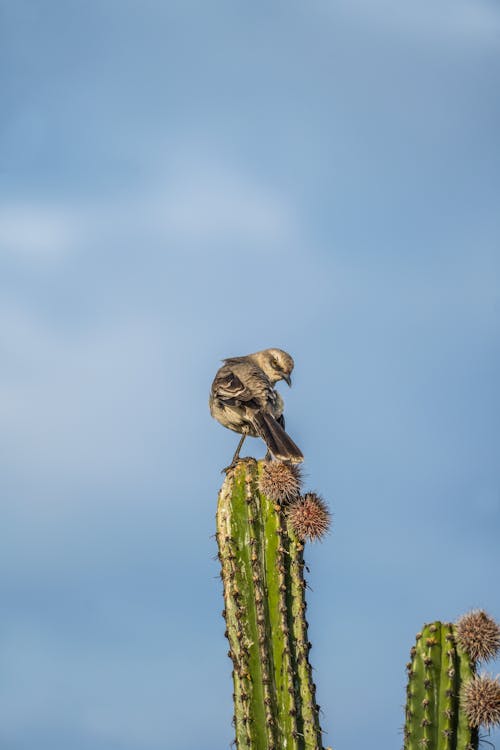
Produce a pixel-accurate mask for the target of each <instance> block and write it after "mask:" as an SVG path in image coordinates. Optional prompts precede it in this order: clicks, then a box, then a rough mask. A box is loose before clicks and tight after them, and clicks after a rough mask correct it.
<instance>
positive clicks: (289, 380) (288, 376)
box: [283, 375, 292, 388]
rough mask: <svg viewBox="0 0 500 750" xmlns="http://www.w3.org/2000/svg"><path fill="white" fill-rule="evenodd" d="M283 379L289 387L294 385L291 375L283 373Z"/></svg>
mask: <svg viewBox="0 0 500 750" xmlns="http://www.w3.org/2000/svg"><path fill="white" fill-rule="evenodd" d="M283 380H284V381H285V383H286V384H287V385H288V387H289V388H291V387H292V378H291V377H290V375H283Z"/></svg>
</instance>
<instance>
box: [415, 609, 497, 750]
mask: <svg viewBox="0 0 500 750" xmlns="http://www.w3.org/2000/svg"><path fill="white" fill-rule="evenodd" d="M499 646H500V630H499V628H498V625H497V624H496V623H495V622H494V620H492V619H491V618H490V617H488V615H486V613H485V612H483V611H481V610H479V611H475V612H470V613H469V614H467V615H464V616H463V617H461V618H460V619H459V620H458V621H457V623H455V624H453V623H442V622H439V621H436V622H433V623H431V624H428V625H425V626H424V628H423V629H422V632H421V633H418V634H417V640H416V644H415V646H414V647H413V648H412V650H411V661H410V662H409V663H408V665H407V671H408V686H407V689H406V694H407V702H406V721H405V728H404V750H477V748H478V745H479V732H478V728H479V726H480V725H483V726H486V727H488V726H493V725H494V724H495V723H497V722H498V721H499V719H500V685H499V684H498V681H496V680H493V679H491V678H489V677H487V676H478V675H477V663H478V661H479V660H486V659H488V658H491V657H493V656H495V655H496V653H497V652H498V648H499Z"/></svg>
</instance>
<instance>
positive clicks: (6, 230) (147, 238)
mask: <svg viewBox="0 0 500 750" xmlns="http://www.w3.org/2000/svg"><path fill="white" fill-rule="evenodd" d="M298 234H299V227H298V222H297V219H296V212H295V211H294V210H293V208H292V206H291V204H290V201H289V198H288V196H287V195H286V194H284V193H282V192H280V191H279V190H273V189H271V188H270V187H268V186H267V185H266V184H263V183H260V182H258V181H257V180H254V179H252V178H251V177H250V176H249V175H247V174H245V173H244V172H243V171H241V170H238V169H235V168H231V167H230V166H228V165H226V164H220V163H219V164H215V163H207V162H206V161H205V162H203V161H202V162H200V163H197V164H195V163H194V161H193V159H189V160H187V161H186V162H182V161H181V162H178V164H177V167H176V169H175V170H174V171H173V172H172V173H170V174H169V175H167V176H165V175H164V176H162V175H161V174H160V175H156V176H155V177H154V178H151V180H150V181H149V184H146V185H141V186H140V187H138V188H137V189H134V190H129V191H128V192H127V193H125V194H123V193H121V194H118V193H117V194H109V195H105V196H103V197H102V198H100V199H99V201H95V200H92V199H87V200H80V201H78V202H77V201H76V200H75V199H74V198H73V197H71V196H70V197H69V198H68V199H65V200H59V201H57V200H54V201H53V202H52V203H50V204H49V203H47V202H46V201H37V200H36V198H34V199H33V200H32V201H30V202H29V203H22V204H15V203H14V204H11V205H7V206H5V207H4V208H3V209H2V210H1V211H0V261H1V259H2V255H3V257H4V259H9V260H12V259H17V260H18V261H20V262H22V263H33V264H37V263H40V262H42V261H52V262H57V261H60V260H62V259H63V258H65V257H67V256H68V255H69V254H71V253H72V252H74V251H75V250H77V249H78V248H83V249H94V248H95V247H103V246H106V244H108V245H109V244H110V243H113V244H116V243H120V242H123V241H125V242H129V241H130V240H131V239H133V240H134V241H135V240H138V241H139V240H140V242H141V244H142V246H143V247H145V248H146V249H147V246H148V244H149V245H150V246H153V245H155V246H158V244H159V245H163V246H165V247H167V248H168V251H169V252H170V253H172V252H173V253H175V252H182V253H184V252H186V251H188V252H192V253H198V252H204V251H205V250H206V249H207V248H210V250H211V252H217V250H218V249H223V248H225V247H226V248H227V246H231V244H232V243H239V244H241V243H242V242H244V243H248V244H251V245H252V247H253V249H254V251H256V252H259V251H261V252H268V251H269V250H270V249H271V250H280V249H289V248H290V245H292V244H294V243H295V242H296V238H297V236H298Z"/></svg>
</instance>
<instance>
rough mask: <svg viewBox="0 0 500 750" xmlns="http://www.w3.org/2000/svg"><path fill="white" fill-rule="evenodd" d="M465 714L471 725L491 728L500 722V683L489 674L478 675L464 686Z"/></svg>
mask: <svg viewBox="0 0 500 750" xmlns="http://www.w3.org/2000/svg"><path fill="white" fill-rule="evenodd" d="M462 700H463V706H464V711H465V715H466V716H467V718H468V720H469V724H470V725H471V727H479V726H483V727H485V728H486V729H490V728H491V727H493V726H495V725H499V724H500V683H499V682H498V678H497V679H495V678H493V677H490V676H489V675H476V676H475V677H473V678H472V679H471V680H469V681H468V682H466V683H465V685H464V686H463V688H462Z"/></svg>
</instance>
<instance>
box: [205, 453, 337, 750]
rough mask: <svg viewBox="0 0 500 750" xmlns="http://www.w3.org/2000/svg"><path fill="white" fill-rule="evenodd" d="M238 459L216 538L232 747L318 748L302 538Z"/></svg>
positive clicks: (250, 467) (254, 468) (256, 466)
mask: <svg viewBox="0 0 500 750" xmlns="http://www.w3.org/2000/svg"><path fill="white" fill-rule="evenodd" d="M262 468H263V462H262V461H259V462H257V461H255V460H253V459H246V460H244V461H240V462H239V463H238V465H237V466H236V468H235V469H233V470H231V471H229V472H228V474H227V477H226V480H225V482H224V484H223V487H222V489H221V491H220V494H219V502H218V508H217V541H218V545H219V559H220V562H221V568H222V571H221V577H222V580H223V585H224V602H225V609H224V612H223V615H224V617H225V620H226V626H227V630H226V636H227V638H228V641H229V656H230V657H231V659H232V662H233V682H234V696H233V697H234V725H235V730H236V745H237V747H238V750H321V748H322V741H321V729H320V724H319V717H318V710H319V706H318V705H317V704H316V697H315V685H314V682H313V679H312V672H311V665H310V663H309V658H308V655H309V649H310V643H309V641H308V637H307V621H306V618H305V610H306V602H305V596H304V594H305V586H306V584H305V581H304V576H303V568H304V560H303V555H302V553H303V544H302V542H301V541H300V539H298V538H297V536H296V534H295V533H294V532H293V531H292V530H291V528H288V526H287V522H286V518H285V516H284V512H283V510H282V508H281V507H280V506H279V505H278V504H276V502H275V501H273V500H271V499H270V498H269V497H266V496H265V495H264V494H263V493H262V492H261V491H260V489H259V478H260V476H261V473H262Z"/></svg>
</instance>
